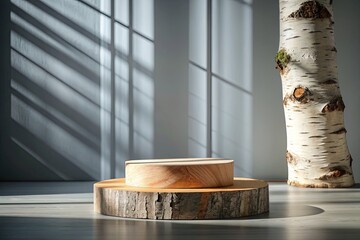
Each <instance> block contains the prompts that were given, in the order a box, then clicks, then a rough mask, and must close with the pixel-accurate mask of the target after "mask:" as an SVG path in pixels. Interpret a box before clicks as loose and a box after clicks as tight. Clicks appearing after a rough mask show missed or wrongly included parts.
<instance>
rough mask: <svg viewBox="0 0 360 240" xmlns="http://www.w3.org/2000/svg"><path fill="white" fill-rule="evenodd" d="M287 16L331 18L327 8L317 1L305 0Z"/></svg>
mask: <svg viewBox="0 0 360 240" xmlns="http://www.w3.org/2000/svg"><path fill="white" fill-rule="evenodd" d="M288 17H289V18H296V19H299V18H310V19H324V18H331V13H330V12H329V10H328V9H327V8H326V7H325V6H324V5H322V4H321V3H319V2H318V1H307V2H303V3H301V5H300V8H299V9H298V10H297V11H295V12H293V13H291V14H290V15H289V16H288Z"/></svg>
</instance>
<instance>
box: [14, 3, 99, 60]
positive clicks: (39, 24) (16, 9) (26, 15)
mask: <svg viewBox="0 0 360 240" xmlns="http://www.w3.org/2000/svg"><path fill="white" fill-rule="evenodd" d="M11 11H12V12H14V13H16V14H17V15H18V16H20V17H21V18H22V19H24V20H25V21H26V22H28V23H30V24H31V25H33V26H35V27H36V28H37V29H39V30H41V31H42V32H44V33H46V35H47V36H49V37H51V38H53V39H54V40H56V41H57V42H58V43H61V44H62V45H63V46H65V47H67V48H68V49H70V50H72V51H75V52H77V53H78V54H81V55H84V56H86V57H88V58H89V59H91V60H93V61H94V62H96V63H97V64H100V61H99V58H98V57H96V56H91V55H90V54H89V53H87V52H85V51H83V50H82V49H80V48H78V47H76V46H74V45H73V44H71V43H70V42H69V41H67V40H66V39H65V38H63V37H62V36H61V35H59V34H58V33H56V32H55V31H53V30H52V29H51V28H49V27H47V26H46V25H45V24H43V23H42V22H40V21H39V20H37V19H36V18H34V17H33V16H31V15H30V14H29V13H27V12H25V11H24V10H23V9H21V8H19V7H18V6H16V5H15V4H11Z"/></svg>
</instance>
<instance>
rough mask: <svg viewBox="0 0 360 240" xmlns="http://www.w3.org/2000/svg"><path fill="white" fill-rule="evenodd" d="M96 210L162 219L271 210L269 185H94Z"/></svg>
mask: <svg viewBox="0 0 360 240" xmlns="http://www.w3.org/2000/svg"><path fill="white" fill-rule="evenodd" d="M94 210H95V211H96V212H99V213H101V214H104V215H110V216H117V217H125V218H140V219H159V220H195V219H231V218H241V217H248V216H253V215H259V214H263V213H267V212H268V211H269V190H268V185H266V186H265V187H261V188H257V189H249V190H241V191H240V190H239V191H226V192H225V191H224V192H206V193H199V192H192V193H184V192H135V191H127V190H124V189H111V188H99V187H96V186H94Z"/></svg>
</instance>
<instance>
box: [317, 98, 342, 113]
mask: <svg viewBox="0 0 360 240" xmlns="http://www.w3.org/2000/svg"><path fill="white" fill-rule="evenodd" d="M344 109H345V104H344V102H343V100H342V97H335V98H334V99H332V100H331V101H330V102H329V103H328V104H326V105H325V107H324V108H323V109H322V110H321V112H323V113H325V112H333V111H341V112H343V111H344Z"/></svg>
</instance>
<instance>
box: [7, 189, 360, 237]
mask: <svg viewBox="0 0 360 240" xmlns="http://www.w3.org/2000/svg"><path fill="white" fill-rule="evenodd" d="M5 239H206V240H210V239H273V240H277V239H302V240H303V239H317V240H319V239H337V240H339V239H340V240H342V239H343V240H345V239H346V240H347V239H356V240H359V239H360V185H356V186H355V187H353V188H348V189H303V188H295V187H290V186H287V185H286V184H285V183H270V213H268V214H264V215H260V216H256V217H251V218H246V219H236V220H202V221H196V220H195V221H153V220H135V219H122V218H116V217H109V216H103V215H100V214H97V213H94V212H93V206H92V183H91V182H35V183H32V182H26V183H21V182H19V183H16V182H12V183H4V182H3V183H0V240H5Z"/></svg>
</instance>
